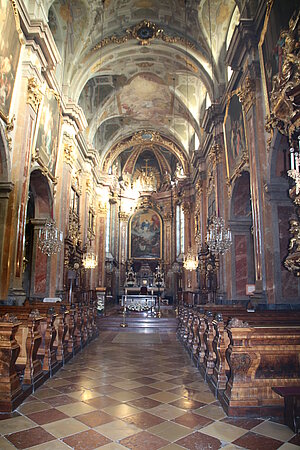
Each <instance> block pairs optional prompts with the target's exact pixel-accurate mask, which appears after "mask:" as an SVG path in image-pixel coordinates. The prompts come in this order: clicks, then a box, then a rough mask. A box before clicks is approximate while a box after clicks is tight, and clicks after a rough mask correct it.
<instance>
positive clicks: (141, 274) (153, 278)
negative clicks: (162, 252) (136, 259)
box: [121, 261, 165, 312]
mask: <svg viewBox="0 0 300 450" xmlns="http://www.w3.org/2000/svg"><path fill="white" fill-rule="evenodd" d="M164 291H165V283H164V274H163V272H162V270H161V267H160V264H158V266H157V267H156V269H155V272H153V271H152V269H151V266H150V264H149V263H148V262H145V261H143V262H142V263H141V265H140V269H139V271H138V272H134V268H133V263H132V262H131V261H129V262H128V270H127V272H126V282H125V294H124V295H122V300H121V304H122V306H123V307H125V308H126V309H127V310H130V311H138V312H144V311H151V312H153V310H154V308H155V307H159V302H160V299H161V296H164Z"/></svg>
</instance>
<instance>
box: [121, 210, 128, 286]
mask: <svg viewBox="0 0 300 450" xmlns="http://www.w3.org/2000/svg"><path fill="white" fill-rule="evenodd" d="M128 220H129V214H127V213H125V212H122V211H120V212H119V224H120V228H119V268H120V271H119V290H120V291H121V290H122V289H123V287H124V285H125V278H126V261H127V255H128V248H127V243H128ZM119 293H121V292H119Z"/></svg>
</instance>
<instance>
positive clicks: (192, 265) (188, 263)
mask: <svg viewBox="0 0 300 450" xmlns="http://www.w3.org/2000/svg"><path fill="white" fill-rule="evenodd" d="M183 267H184V268H185V269H186V270H189V271H193V270H196V269H197V267H198V255H195V254H193V252H192V249H191V248H189V249H188V252H187V254H186V255H184V258H183Z"/></svg>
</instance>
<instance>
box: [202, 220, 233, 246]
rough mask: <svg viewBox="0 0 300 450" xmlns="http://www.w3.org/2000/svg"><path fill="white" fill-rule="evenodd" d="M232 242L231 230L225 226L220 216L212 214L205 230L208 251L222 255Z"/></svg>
mask: <svg viewBox="0 0 300 450" xmlns="http://www.w3.org/2000/svg"><path fill="white" fill-rule="evenodd" d="M231 244H232V237H231V231H230V229H229V227H227V228H226V227H225V222H224V220H223V219H222V217H216V216H213V217H212V218H211V220H210V225H209V227H208V230H207V245H208V248H209V251H210V252H211V253H212V254H214V255H216V254H218V253H220V254H221V255H223V254H224V253H225V252H226V251H227V250H229V248H230V246H231Z"/></svg>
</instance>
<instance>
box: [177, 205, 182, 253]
mask: <svg viewBox="0 0 300 450" xmlns="http://www.w3.org/2000/svg"><path fill="white" fill-rule="evenodd" d="M183 253H184V212H183V208H182V206H181V205H177V206H176V256H179V255H180V254H183Z"/></svg>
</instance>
